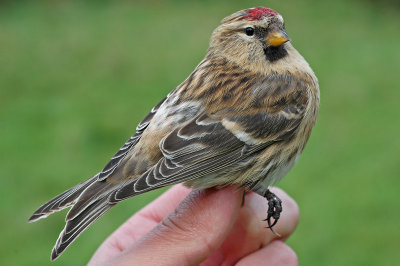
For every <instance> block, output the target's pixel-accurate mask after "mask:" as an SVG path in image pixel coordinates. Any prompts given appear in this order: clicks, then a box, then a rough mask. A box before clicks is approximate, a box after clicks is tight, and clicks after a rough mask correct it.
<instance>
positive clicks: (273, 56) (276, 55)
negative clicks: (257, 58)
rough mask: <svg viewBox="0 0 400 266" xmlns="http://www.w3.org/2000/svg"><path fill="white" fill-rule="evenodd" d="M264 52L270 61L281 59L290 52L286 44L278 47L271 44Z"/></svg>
mask: <svg viewBox="0 0 400 266" xmlns="http://www.w3.org/2000/svg"><path fill="white" fill-rule="evenodd" d="M264 54H265V57H266V58H267V60H268V61H270V62H274V61H276V60H279V59H281V58H283V57H285V56H286V55H287V54H288V52H287V51H286V49H285V47H284V45H280V46H278V47H276V46H269V47H267V48H265V49H264Z"/></svg>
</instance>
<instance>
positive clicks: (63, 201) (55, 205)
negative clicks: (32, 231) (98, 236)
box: [28, 175, 98, 222]
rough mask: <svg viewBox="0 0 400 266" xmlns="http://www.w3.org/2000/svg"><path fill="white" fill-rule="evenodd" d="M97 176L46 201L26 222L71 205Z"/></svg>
mask: <svg viewBox="0 0 400 266" xmlns="http://www.w3.org/2000/svg"><path fill="white" fill-rule="evenodd" d="M97 177H98V175H95V176H93V177H91V178H89V179H87V180H85V181H83V182H82V183H80V184H78V185H76V186H74V187H72V188H70V189H68V190H67V191H65V192H64V193H61V194H60V195H58V196H57V197H55V198H53V199H52V200H50V201H48V202H46V203H45V204H43V205H42V206H40V207H39V209H37V210H36V211H35V212H34V213H33V215H32V216H31V217H30V218H29V219H28V222H36V221H37V220H39V219H42V218H46V217H47V216H49V215H50V214H52V213H55V212H58V211H61V210H63V209H65V208H68V207H71V206H73V205H74V204H75V203H76V201H77V200H78V198H79V196H80V195H81V194H82V192H83V191H84V190H85V189H86V188H87V187H89V186H90V185H91V184H92V183H93V182H94V181H96V180H97Z"/></svg>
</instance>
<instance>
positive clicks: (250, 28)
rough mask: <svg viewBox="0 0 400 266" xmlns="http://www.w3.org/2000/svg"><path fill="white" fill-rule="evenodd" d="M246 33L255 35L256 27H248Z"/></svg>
mask: <svg viewBox="0 0 400 266" xmlns="http://www.w3.org/2000/svg"><path fill="white" fill-rule="evenodd" d="M244 31H245V33H246V35H247V36H253V35H254V28H252V27H247V28H245V29H244Z"/></svg>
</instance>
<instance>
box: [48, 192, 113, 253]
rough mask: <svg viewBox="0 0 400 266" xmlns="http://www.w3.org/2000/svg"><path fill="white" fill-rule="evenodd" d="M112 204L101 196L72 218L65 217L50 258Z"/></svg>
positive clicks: (62, 250) (72, 240) (63, 248)
mask: <svg viewBox="0 0 400 266" xmlns="http://www.w3.org/2000/svg"><path fill="white" fill-rule="evenodd" d="M114 205H115V204H110V203H109V201H108V199H107V197H103V198H100V199H97V200H96V201H94V202H92V203H91V204H90V205H89V206H87V207H86V208H85V209H84V210H83V211H81V212H80V213H79V214H78V215H77V216H75V217H74V218H73V219H70V220H68V219H67V223H66V224H65V227H64V229H63V230H62V231H61V233H60V236H59V237H58V239H57V242H56V244H55V245H54V247H53V251H52V252H51V260H55V259H56V258H57V257H59V256H60V255H61V254H62V253H63V252H64V250H65V249H66V248H67V247H68V246H69V245H71V244H72V242H74V241H75V239H76V238H77V237H78V236H79V235H80V234H81V233H83V232H84V231H85V230H86V229H87V228H88V227H89V226H90V225H91V224H92V223H94V222H95V221H96V220H97V219H98V218H100V217H101V216H102V215H103V214H104V213H105V212H107V211H108V210H109V209H110V208H111V207H113V206H114Z"/></svg>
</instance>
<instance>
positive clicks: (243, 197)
mask: <svg viewBox="0 0 400 266" xmlns="http://www.w3.org/2000/svg"><path fill="white" fill-rule="evenodd" d="M245 197H246V190H243V195H242V207H243V206H244V201H245Z"/></svg>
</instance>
